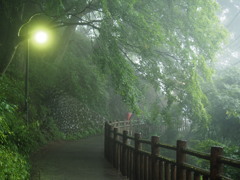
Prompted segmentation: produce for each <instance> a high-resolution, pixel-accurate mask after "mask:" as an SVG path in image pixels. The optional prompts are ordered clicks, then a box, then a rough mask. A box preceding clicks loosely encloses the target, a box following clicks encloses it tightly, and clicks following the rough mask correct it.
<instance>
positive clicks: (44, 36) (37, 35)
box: [19, 23, 48, 124]
mask: <svg viewBox="0 0 240 180" xmlns="http://www.w3.org/2000/svg"><path fill="white" fill-rule="evenodd" d="M24 26H27V27H26V28H27V33H26V35H25V36H24V39H26V43H27V47H26V62H25V113H26V123H27V124H28V123H29V102H28V97H29V59H30V53H29V48H30V42H32V40H34V41H35V42H36V43H37V44H39V45H43V44H45V43H46V42H47V41H48V33H47V31H45V30H44V29H39V30H37V29H35V30H34V31H32V32H31V31H30V30H29V24H28V23H27V24H24V25H23V26H22V27H21V28H20V30H19V36H21V35H20V31H21V30H22V28H24Z"/></svg>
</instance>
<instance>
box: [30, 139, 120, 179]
mask: <svg viewBox="0 0 240 180" xmlns="http://www.w3.org/2000/svg"><path fill="white" fill-rule="evenodd" d="M103 144H104V143H103V137H102V136H96V137H90V138H86V139H82V140H79V141H71V142H58V143H53V144H50V145H48V146H47V147H45V148H43V149H42V150H41V151H40V152H38V153H36V154H35V155H34V156H33V157H32V164H33V166H34V168H33V172H34V173H33V177H32V180H123V179H124V178H123V177H122V176H121V175H119V173H118V172H117V171H116V170H115V169H114V168H112V166H111V164H109V163H108V162H107V161H106V160H105V159H104V153H103Z"/></svg>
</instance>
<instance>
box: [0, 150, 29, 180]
mask: <svg viewBox="0 0 240 180" xmlns="http://www.w3.org/2000/svg"><path fill="white" fill-rule="evenodd" d="M0 170H1V171H0V179H8V180H23V179H28V178H29V165H28V163H27V161H26V158H25V157H23V156H22V155H20V154H19V153H18V152H16V151H13V150H10V149H7V148H6V147H4V146H0Z"/></svg>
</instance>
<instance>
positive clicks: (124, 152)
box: [121, 130, 128, 176]
mask: <svg viewBox="0 0 240 180" xmlns="http://www.w3.org/2000/svg"><path fill="white" fill-rule="evenodd" d="M127 136H128V131H126V130H124V131H123V148H122V168H121V169H122V175H123V176H127Z"/></svg>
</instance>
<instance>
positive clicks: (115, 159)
mask: <svg viewBox="0 0 240 180" xmlns="http://www.w3.org/2000/svg"><path fill="white" fill-rule="evenodd" d="M117 133H118V128H114V132H113V167H115V168H116V169H118V148H117V141H118V135H117Z"/></svg>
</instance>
